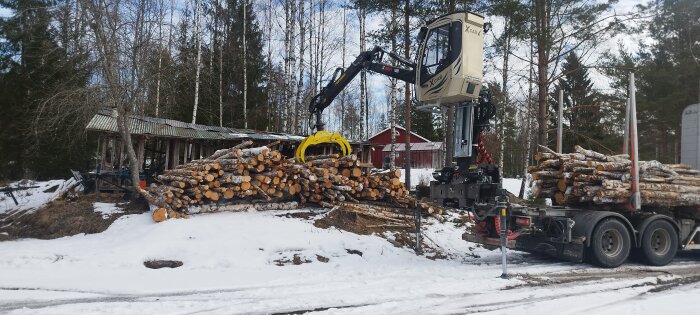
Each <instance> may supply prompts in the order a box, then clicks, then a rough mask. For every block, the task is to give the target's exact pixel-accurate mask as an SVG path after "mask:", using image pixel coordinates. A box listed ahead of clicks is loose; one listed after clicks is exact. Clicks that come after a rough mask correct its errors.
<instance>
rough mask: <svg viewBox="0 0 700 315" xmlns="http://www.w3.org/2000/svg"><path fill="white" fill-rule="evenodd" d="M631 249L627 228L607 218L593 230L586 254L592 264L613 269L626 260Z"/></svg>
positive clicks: (617, 221) (618, 221) (615, 220)
mask: <svg viewBox="0 0 700 315" xmlns="http://www.w3.org/2000/svg"><path fill="white" fill-rule="evenodd" d="M631 248H632V242H631V238H630V234H629V232H628V231H627V227H625V225H624V224H623V223H622V222H620V220H617V219H613V218H607V219H604V220H602V221H600V223H598V225H597V226H596V228H595V229H594V230H593V234H592V235H591V246H590V247H589V248H588V252H589V258H590V259H591V262H592V263H593V264H596V265H598V266H600V267H604V268H614V267H617V266H619V265H622V264H623V263H624V262H625V261H626V260H627V257H628V256H629V254H630V249H631Z"/></svg>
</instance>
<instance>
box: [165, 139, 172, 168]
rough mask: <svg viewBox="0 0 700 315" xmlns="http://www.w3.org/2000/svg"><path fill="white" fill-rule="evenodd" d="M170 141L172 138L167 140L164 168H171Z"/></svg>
mask: <svg viewBox="0 0 700 315" xmlns="http://www.w3.org/2000/svg"><path fill="white" fill-rule="evenodd" d="M170 142H172V140H170V139H167V140H165V164H164V165H165V166H164V167H163V168H164V169H166V170H169V169H170V164H169V163H170Z"/></svg>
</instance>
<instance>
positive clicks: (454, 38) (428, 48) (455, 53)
mask: <svg viewBox="0 0 700 315" xmlns="http://www.w3.org/2000/svg"><path fill="white" fill-rule="evenodd" d="M461 30H462V23H461V22H452V23H449V24H445V25H442V26H439V27H436V28H433V29H432V30H430V33H428V37H427V39H426V42H425V49H424V50H423V60H422V66H421V74H420V77H421V80H420V81H421V82H420V83H421V84H425V82H427V81H428V80H430V79H432V78H433V77H434V76H435V75H436V74H438V73H440V72H441V71H442V70H443V69H445V68H447V67H448V66H449V65H450V64H452V63H453V62H454V61H455V60H457V58H458V57H459V54H460V50H461V45H462V31H461Z"/></svg>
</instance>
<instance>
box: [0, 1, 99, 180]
mask: <svg viewBox="0 0 700 315" xmlns="http://www.w3.org/2000/svg"><path fill="white" fill-rule="evenodd" d="M0 8H4V9H9V10H10V11H11V12H12V15H11V16H9V17H7V18H2V19H0V43H2V44H0V104H2V109H3V113H2V115H0V152H2V154H0V178H13V179H17V178H20V177H25V178H26V177H38V178H46V177H53V176H65V174H66V172H67V171H68V169H69V168H71V167H74V168H78V167H84V166H86V165H88V164H89V161H90V156H89V154H88V153H87V152H88V150H89V149H90V146H91V144H92V142H90V141H87V140H86V138H85V136H84V133H83V130H84V127H85V124H86V123H87V120H88V119H89V117H91V116H92V114H93V113H94V111H95V110H96V108H92V109H90V110H86V111H74V110H71V108H69V107H66V105H67V104H66V103H61V104H56V103H52V102H49V100H50V99H51V98H52V97H53V96H54V95H56V94H57V93H58V92H60V91H62V90H69V89H74V88H78V87H83V86H85V85H86V84H87V82H88V79H89V77H90V73H91V68H90V67H89V64H88V49H87V48H86V47H85V46H84V44H83V43H82V42H81V39H82V38H83V36H85V34H84V30H83V28H84V27H85V25H86V22H85V19H84V17H81V16H77V14H79V13H77V12H72V11H71V10H70V8H69V7H66V5H65V4H59V5H58V6H56V4H55V3H54V2H53V1H44V0H22V1H2V2H0ZM56 96H57V97H56V99H60V98H62V97H61V95H56Z"/></svg>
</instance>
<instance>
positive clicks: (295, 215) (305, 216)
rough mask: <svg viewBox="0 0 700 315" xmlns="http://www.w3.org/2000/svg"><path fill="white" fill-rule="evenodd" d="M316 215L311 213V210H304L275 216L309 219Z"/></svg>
mask: <svg viewBox="0 0 700 315" xmlns="http://www.w3.org/2000/svg"><path fill="white" fill-rule="evenodd" d="M316 215H317V213H313V212H311V211H304V212H293V213H284V214H278V215H277V216H278V217H281V218H296V219H305V220H311V219H312V218H313V217H315V216H316Z"/></svg>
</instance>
